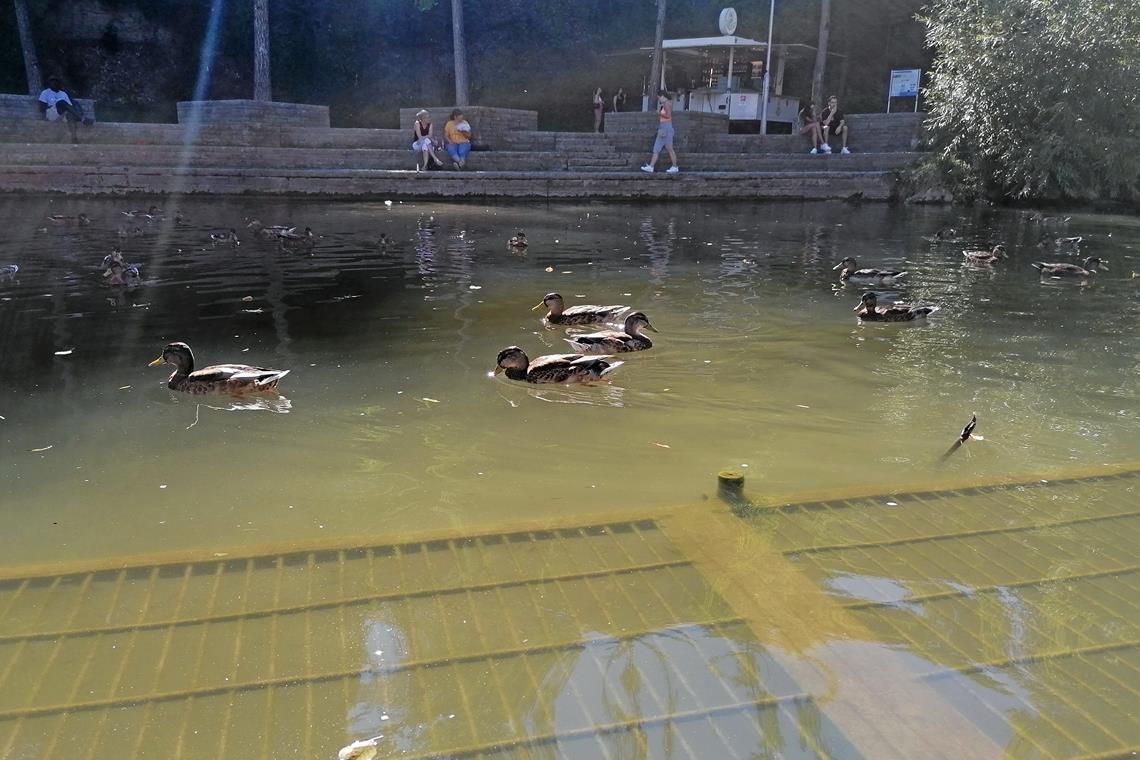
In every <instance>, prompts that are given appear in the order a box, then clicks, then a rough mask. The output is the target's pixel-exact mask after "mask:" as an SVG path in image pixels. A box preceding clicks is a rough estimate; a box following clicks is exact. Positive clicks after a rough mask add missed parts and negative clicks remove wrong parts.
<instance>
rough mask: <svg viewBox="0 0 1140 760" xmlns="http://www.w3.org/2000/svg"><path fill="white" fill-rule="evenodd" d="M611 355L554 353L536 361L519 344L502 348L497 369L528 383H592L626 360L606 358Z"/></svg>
mask: <svg viewBox="0 0 1140 760" xmlns="http://www.w3.org/2000/svg"><path fill="white" fill-rule="evenodd" d="M609 358H610V357H608V356H583V355H582V354H550V355H548V356H540V357H538V358H537V359H535V360H534V361H531V360H530V359H529V358H527V355H526V353H525V352H524V351H523V350H522V349H521V348H519V347H518V346H509V347H507V348H504V349H503V350H502V351H500V352H499V358H498V361H497V362H496V364H495V370H494V373H495V374H496V375H497V374H499V373H500V372H505V373H506V375H507V377H509V378H510V379H511V380H525V381H527V382H528V383H589V382H592V381H594V380H600V379H602V378H603V377H605V376H606V375H608V374H609V373H611V372H613V371H614V370H615V369H617V368H618V367H620V366H621V365H622V364H624V363H625V362H610V361H606V360H607V359H609Z"/></svg>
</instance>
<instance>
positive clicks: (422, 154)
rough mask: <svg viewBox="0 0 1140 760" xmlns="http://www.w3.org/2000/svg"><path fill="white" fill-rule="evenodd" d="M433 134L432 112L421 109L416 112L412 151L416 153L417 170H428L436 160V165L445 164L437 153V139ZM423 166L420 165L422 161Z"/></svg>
mask: <svg viewBox="0 0 1140 760" xmlns="http://www.w3.org/2000/svg"><path fill="white" fill-rule="evenodd" d="M434 137H435V136H434V135H433V134H432V123H431V114H430V113H428V112H427V111H420V112H419V113H417V114H416V121H415V123H414V124H413V125H412V151H413V152H414V153H415V154H416V171H418V172H419V171H427V169H428V167H429V166H430V165H431V163H430V162H432V161H434V162H435V165H436V166H443V161H441V160H440V158H439V156H437V155H436V154H435V140H434ZM421 159H422V161H423V166H422V167H421V166H420V161H421Z"/></svg>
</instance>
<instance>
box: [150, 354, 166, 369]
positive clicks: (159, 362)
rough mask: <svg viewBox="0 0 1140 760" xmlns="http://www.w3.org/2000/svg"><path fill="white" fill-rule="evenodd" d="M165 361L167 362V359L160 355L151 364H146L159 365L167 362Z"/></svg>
mask: <svg viewBox="0 0 1140 760" xmlns="http://www.w3.org/2000/svg"><path fill="white" fill-rule="evenodd" d="M165 362H166V360H165V359H163V358H162V357H161V356H160V357H158V358H157V359H155V360H154V361H152V362H151V363H150V364H148V365H146V366H148V367H157V366H158V365H160V364H163V363H165Z"/></svg>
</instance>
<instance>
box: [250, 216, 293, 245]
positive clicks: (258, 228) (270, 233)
mask: <svg viewBox="0 0 1140 760" xmlns="http://www.w3.org/2000/svg"><path fill="white" fill-rule="evenodd" d="M246 227H247V228H248V229H250V230H252V231H253V234H254V235H258V236H259V237H262V238H265V239H266V240H276V239H277V238H279V237H280V236H281V234H282V233H288V232H294V231H296V229H297V228H296V227H282V226H281V225H279V224H278V225H274V226H272V227H266V226H265V225H264V224H262V223H261V220H259V219H251V220H250V222H249V224H247V225H246Z"/></svg>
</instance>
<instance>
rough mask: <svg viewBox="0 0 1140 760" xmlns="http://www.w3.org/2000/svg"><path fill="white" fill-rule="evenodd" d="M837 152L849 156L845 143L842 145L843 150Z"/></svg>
mask: <svg viewBox="0 0 1140 760" xmlns="http://www.w3.org/2000/svg"><path fill="white" fill-rule="evenodd" d="M839 153H840V154H841V155H844V156H850V155H851V151H849V150H847V146H846V145H844V146H843V150H841V151H839Z"/></svg>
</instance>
